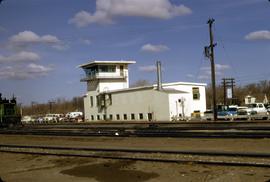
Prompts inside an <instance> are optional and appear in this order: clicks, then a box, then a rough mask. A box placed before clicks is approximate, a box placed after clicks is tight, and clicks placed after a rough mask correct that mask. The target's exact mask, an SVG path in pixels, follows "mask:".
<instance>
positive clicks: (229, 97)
mask: <svg viewBox="0 0 270 182" xmlns="http://www.w3.org/2000/svg"><path fill="white" fill-rule="evenodd" d="M227 98H228V99H232V88H227Z"/></svg>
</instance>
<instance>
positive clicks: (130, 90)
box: [102, 85, 188, 94]
mask: <svg viewBox="0 0 270 182" xmlns="http://www.w3.org/2000/svg"><path fill="white" fill-rule="evenodd" d="M141 90H153V91H160V92H165V93H188V92H186V91H182V90H176V89H171V88H163V89H161V90H157V89H156V88H155V87H154V86H152V85H149V86H141V87H133V88H125V89H119V90H111V91H108V92H102V93H110V94H114V93H122V92H134V91H141Z"/></svg>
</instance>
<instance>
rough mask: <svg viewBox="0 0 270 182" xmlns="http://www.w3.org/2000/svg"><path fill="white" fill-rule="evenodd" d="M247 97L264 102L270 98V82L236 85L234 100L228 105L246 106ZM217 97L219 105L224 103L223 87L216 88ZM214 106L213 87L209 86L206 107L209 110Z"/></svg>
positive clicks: (229, 101)
mask: <svg viewBox="0 0 270 182" xmlns="http://www.w3.org/2000/svg"><path fill="white" fill-rule="evenodd" d="M247 95H250V96H253V97H255V98H256V102H263V100H264V98H265V96H266V97H267V98H268V99H269V98H270V81H269V80H263V81H259V82H257V83H250V84H247V85H238V86H237V85H236V86H235V87H234V95H233V97H234V98H233V99H231V100H228V104H235V105H239V106H240V105H244V104H245V97H246V96H247ZM216 97H217V104H223V103H224V88H223V86H222V85H219V86H217V88H216ZM211 104H212V87H211V85H208V86H207V88H206V105H207V108H211Z"/></svg>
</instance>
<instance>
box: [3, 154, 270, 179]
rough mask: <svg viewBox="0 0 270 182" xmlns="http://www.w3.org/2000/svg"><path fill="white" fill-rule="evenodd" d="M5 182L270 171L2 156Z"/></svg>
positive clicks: (269, 172) (249, 175)
mask: <svg viewBox="0 0 270 182" xmlns="http://www.w3.org/2000/svg"><path fill="white" fill-rule="evenodd" d="M0 164H1V165H0V177H1V179H2V181H5V182H13V181H16V182H25V181H27V182H29V181H35V182H47V181H50V182H54V181H57V182H58V181H65V182H72V181H79V182H84V181H91V182H144V181H147V182H154V181H164V182H172V181H181V182H182V181H183V182H191V181H194V182H198V181H203V182H208V181H209V182H228V181H232V182H242V181H243V182H246V181H252V182H264V181H268V180H270V169H269V168H255V167H229V166H212V165H198V164H193V163H189V164H183V163H160V162H142V161H137V162H136V161H125V160H107V159H95V158H78V157H77V158H76V157H56V156H37V155H29V154H12V153H0Z"/></svg>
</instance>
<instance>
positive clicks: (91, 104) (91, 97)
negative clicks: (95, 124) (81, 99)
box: [90, 96, 94, 107]
mask: <svg viewBox="0 0 270 182" xmlns="http://www.w3.org/2000/svg"><path fill="white" fill-rule="evenodd" d="M93 102H94V101H93V96H90V106H91V107H93V105H94V104H93Z"/></svg>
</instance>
